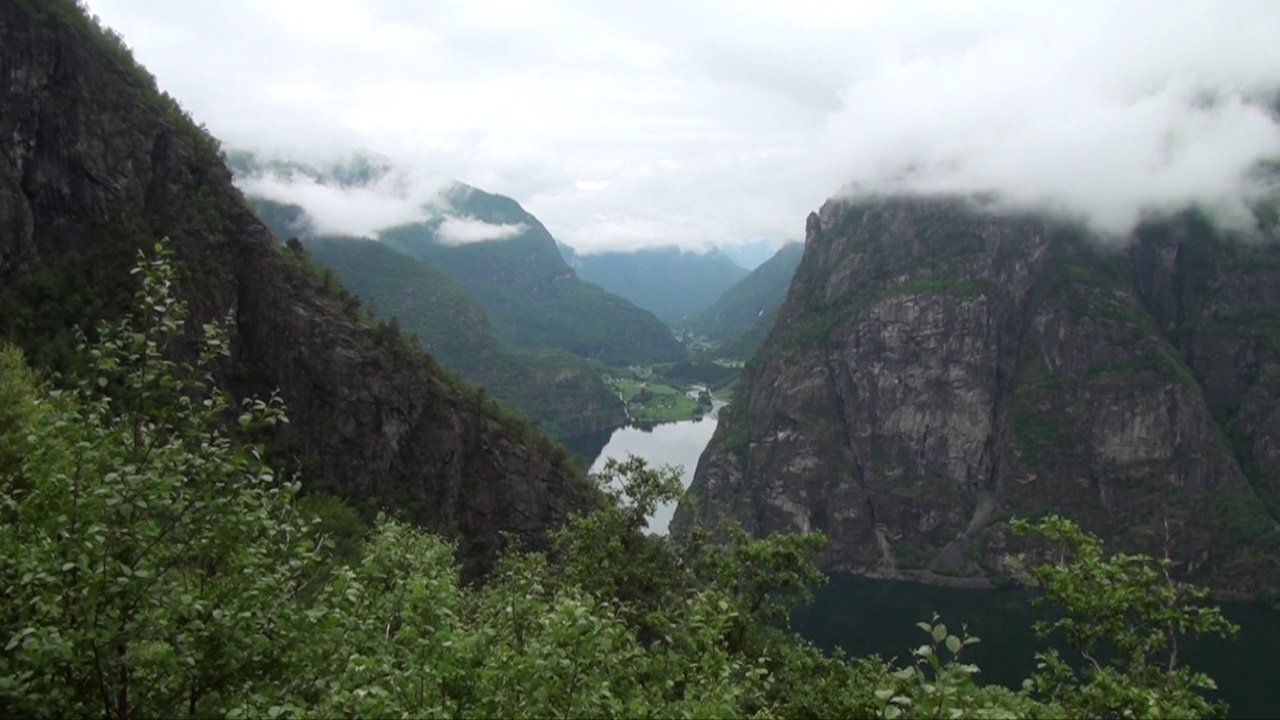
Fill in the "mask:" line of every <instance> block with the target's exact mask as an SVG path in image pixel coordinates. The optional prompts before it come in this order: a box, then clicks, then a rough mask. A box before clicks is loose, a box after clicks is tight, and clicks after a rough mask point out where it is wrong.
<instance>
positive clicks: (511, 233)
mask: <svg viewBox="0 0 1280 720" xmlns="http://www.w3.org/2000/svg"><path fill="white" fill-rule="evenodd" d="M525 230H528V227H526V226H525V225H524V224H523V223H514V224H505V223H504V224H495V223H487V222H485V221H483V220H476V219H475V218H462V217H452V216H451V217H446V218H445V219H444V221H443V222H441V223H440V227H438V228H437V229H436V239H437V240H439V241H440V242H442V243H444V244H445V245H465V244H467V243H475V242H485V241H487V240H505V239H507V238H511V237H515V236H516V235H519V234H520V233H522V232H524V231H525Z"/></svg>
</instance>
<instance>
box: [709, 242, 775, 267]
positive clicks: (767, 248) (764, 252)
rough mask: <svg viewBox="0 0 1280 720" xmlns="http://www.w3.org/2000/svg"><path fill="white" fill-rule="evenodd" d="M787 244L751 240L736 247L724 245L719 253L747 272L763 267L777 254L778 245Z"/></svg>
mask: <svg viewBox="0 0 1280 720" xmlns="http://www.w3.org/2000/svg"><path fill="white" fill-rule="evenodd" d="M785 244H787V243H776V242H771V241H769V240H751V241H748V242H744V243H738V244H736V245H726V246H724V247H722V248H720V252H722V253H724V254H725V255H727V256H729V259H730V260H732V261H733V262H734V263H736V264H737V265H739V266H741V267H744V268H746V269H747V270H755V269H756V268H758V267H760V266H761V265H763V264H764V263H765V262H766V261H768V260H769V258H771V257H773V256H774V255H777V254H778V249H779V245H785Z"/></svg>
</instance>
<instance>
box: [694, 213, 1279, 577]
mask: <svg viewBox="0 0 1280 720" xmlns="http://www.w3.org/2000/svg"><path fill="white" fill-rule="evenodd" d="M1193 256H1194V257H1195V258H1196V259H1195V260H1192V259H1191V258H1192V257H1193ZM1245 318H1248V320H1246V319H1245ZM1277 319H1280V252H1278V251H1277V248H1276V246H1275V245H1274V244H1269V245H1258V244H1255V245H1252V246H1248V245H1240V244H1238V243H1234V242H1231V241H1227V240H1224V239H1222V238H1220V237H1218V236H1217V235H1215V233H1214V231H1213V230H1212V228H1210V227H1209V226H1208V225H1207V224H1205V223H1203V222H1201V221H1200V220H1199V219H1198V218H1197V217H1196V216H1195V215H1187V216H1184V217H1182V218H1179V219H1177V220H1175V221H1170V222H1167V223H1164V224H1162V225H1158V226H1156V225H1153V226H1150V227H1148V228H1144V230H1143V231H1142V232H1141V233H1140V234H1139V236H1138V237H1137V238H1135V239H1134V240H1133V242H1132V243H1131V244H1130V245H1129V246H1128V247H1127V249H1125V250H1118V249H1112V250H1107V249H1105V248H1103V247H1101V246H1099V245H1095V244H1094V243H1093V242H1092V241H1089V240H1088V239H1086V238H1085V237H1083V236H1082V234H1081V233H1080V231H1078V230H1077V229H1074V228H1072V227H1070V226H1067V225H1064V224H1059V223H1055V222H1052V221H1049V220H1046V219H1044V218H1038V217H1032V216H1014V215H1008V214H997V213H992V212H987V211H984V210H982V209H979V208H977V207H976V206H974V205H971V204H967V203H965V202H962V201H960V200H944V199H887V200H876V201H860V202H858V203H856V204H855V203H845V202H836V201H832V202H828V203H827V204H826V205H825V206H824V207H823V208H822V210H821V211H820V212H819V213H816V214H814V215H812V216H810V218H809V222H808V228H807V238H806V243H805V253H804V259H803V261H802V262H801V265H800V268H799V269H798V270H797V273H796V276H795V279H794V281H793V283H792V286H791V288H790V291H789V293H788V296H787V299H786V301H785V303H784V304H783V307H782V308H781V310H780V312H779V317H778V321H777V323H776V324H775V326H774V328H773V330H772V332H771V334H770V336H769V339H768V341H767V342H766V343H765V346H764V347H763V348H762V350H761V352H760V354H759V355H758V356H757V357H756V359H755V360H754V361H753V362H752V363H751V364H749V366H748V368H747V370H746V371H745V372H744V375H743V382H742V387H741V389H740V391H739V393H738V396H737V397H735V400H734V402H733V404H732V406H731V407H730V408H728V409H727V410H726V411H722V414H721V417H722V419H721V422H720V426H719V427H718V429H717V432H716V436H715V438H714V439H713V440H712V442H711V444H710V446H709V447H708V449H707V451H706V452H705V453H704V455H703V457H702V459H701V462H700V463H699V466H698V471H697V474H696V476H695V479H694V481H693V485H692V486H691V488H690V490H689V492H688V494H687V495H686V497H685V500H684V501H683V502H682V503H681V506H680V509H679V511H678V513H677V519H676V524H675V528H676V531H677V532H678V531H680V530H681V529H683V528H687V527H688V526H689V524H690V523H692V522H693V521H695V520H699V519H700V520H704V521H714V520H715V519H716V518H720V517H725V516H728V517H732V518H735V519H737V520H739V521H740V522H742V523H743V524H744V526H746V527H747V528H748V529H750V530H752V531H754V532H756V533H767V532H771V531H807V530H811V529H812V530H821V531H823V532H825V533H827V535H828V538H829V540H830V543H829V547H828V557H827V564H828V566H829V567H830V568H832V569H836V570H842V571H852V572H858V573H870V574H887V575H902V574H908V575H909V574H928V573H935V574H937V575H947V576H973V577H982V576H990V575H994V574H998V573H999V572H1000V571H1001V569H1002V562H1003V558H1004V557H1005V555H1006V553H1007V552H1008V551H1009V550H1010V548H1011V543H1012V542H1013V539H1012V538H1011V537H1009V536H1008V535H1007V533H1006V528H1007V526H1006V524H1005V522H1004V521H1005V520H1006V519H1007V518H1009V517H1010V516H1011V515H1017V516H1022V517H1026V516H1035V515H1037V514H1042V513H1046V512H1057V513H1061V514H1064V515H1066V516H1069V517H1072V518H1074V519H1076V520H1077V521H1079V522H1081V523H1082V525H1083V526H1084V527H1086V528H1087V529H1089V530H1091V531H1094V532H1097V533H1099V534H1100V535H1102V536H1103V537H1104V538H1106V539H1107V540H1108V541H1109V542H1110V543H1111V546H1112V547H1114V548H1124V549H1129V550H1138V551H1144V552H1149V553H1156V554H1160V553H1163V552H1164V551H1165V548H1166V546H1167V547H1168V548H1169V551H1170V553H1171V556H1172V557H1173V558H1174V559H1175V560H1176V561H1177V562H1178V563H1179V568H1180V570H1181V571H1182V572H1184V573H1186V574H1188V575H1190V576H1191V577H1194V578H1196V579H1198V580H1201V581H1203V582H1208V583H1210V584H1213V585H1216V586H1218V587H1221V588H1229V589H1240V590H1251V589H1255V588H1257V587H1258V586H1259V585H1260V584H1272V585H1274V584H1276V583H1277V582H1280V571H1278V566H1280V542H1278V537H1280V533H1277V526H1276V523H1275V517H1274V516H1273V515H1272V513H1274V512H1275V511H1276V510H1277V507H1276V505H1275V501H1276V500H1277V499H1280V497H1278V496H1277V493H1276V489H1277V488H1276V485H1275V480H1274V478H1275V477H1276V475H1275V471H1276V469H1277V468H1278V466H1277V465H1276V464H1275V463H1276V462H1277V446H1280V434H1276V433H1277V431H1278V430H1280V417H1277V413H1276V412H1275V410H1274V408H1276V407H1277V405H1276V400H1277V399H1278V398H1280V395H1278V394H1277V390H1278V389H1280V381H1278V379H1277V376H1276V371H1277V370H1280V333H1277V330H1280V322H1277ZM1224 431H1225V432H1224ZM1268 506H1269V509H1268ZM1166 521H1167V522H1166Z"/></svg>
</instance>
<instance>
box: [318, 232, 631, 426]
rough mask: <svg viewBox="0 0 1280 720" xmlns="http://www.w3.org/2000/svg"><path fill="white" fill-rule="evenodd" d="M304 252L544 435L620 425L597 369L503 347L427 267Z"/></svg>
mask: <svg viewBox="0 0 1280 720" xmlns="http://www.w3.org/2000/svg"><path fill="white" fill-rule="evenodd" d="M306 251H307V252H309V253H310V254H311V256H312V257H314V258H315V259H316V260H317V261H318V262H320V263H321V264H322V265H325V266H327V267H329V268H332V269H333V271H334V272H335V273H336V274H337V276H338V278H339V279H340V280H341V281H342V284H343V285H344V286H346V287H347V288H348V289H349V290H351V291H352V292H354V293H355V294H356V295H358V296H360V297H361V298H362V299H363V300H365V301H366V303H372V304H373V306H374V307H375V308H376V310H375V313H376V314H377V315H378V316H382V317H387V318H395V319H396V321H397V322H398V323H399V325H400V327H401V329H403V330H404V331H406V332H408V333H410V334H411V335H413V336H414V337H415V338H416V339H417V340H418V342H419V344H421V345H422V347H423V348H424V349H425V350H427V351H428V352H430V353H432V354H433V355H435V356H436V357H437V358H438V359H439V360H440V362H442V363H444V365H445V366H446V367H449V368H453V369H456V370H457V371H458V373H459V374H461V375H462V377H464V378H466V379H467V380H470V381H471V382H474V383H476V384H478V385H482V386H484V388H485V389H486V390H488V391H489V393H490V394H492V395H493V396H494V397H495V398H497V399H498V400H501V401H502V402H504V403H507V404H509V405H511V406H513V407H516V408H519V409H520V410H522V411H524V412H525V413H526V414H527V415H528V416H529V417H530V418H532V419H533V420H535V421H537V423H538V424H539V426H541V427H542V428H543V429H544V430H546V431H547V432H550V433H552V434H553V435H556V436H557V437H564V438H568V437H575V436H578V435H584V434H586V433H590V432H599V431H602V430H607V429H610V428H614V427H618V426H619V425H622V424H624V423H625V422H626V420H627V412H626V407H625V406H624V405H623V403H622V400H620V399H619V398H618V395H617V392H616V391H614V390H612V389H610V388H609V386H607V385H605V384H604V381H603V379H602V369H598V368H594V367H592V366H591V364H590V362H589V361H587V360H585V359H583V358H580V357H578V356H577V355H572V354H570V353H567V352H564V351H560V350H547V351H543V352H541V353H538V354H536V355H535V354H533V353H527V352H521V351H517V350H512V349H510V348H508V347H507V346H506V345H505V344H504V343H502V342H501V341H500V340H499V339H498V337H497V335H496V334H495V333H494V332H493V328H492V326H491V325H490V324H489V316H488V314H487V313H486V312H485V309H484V306H482V305H481V304H480V303H479V302H477V301H476V300H475V299H473V298H472V297H471V296H470V295H468V294H467V292H466V290H464V289H463V288H462V286H461V285H459V284H458V283H457V282H456V281H454V280H453V278H450V277H449V276H447V275H445V274H444V273H443V272H441V271H440V270H437V269H435V268H434V267H432V266H431V265H429V264H427V263H425V262H422V261H420V260H416V259H414V258H411V257H408V256H406V255H404V254H402V253H399V252H396V251H395V250H392V249H390V248H388V247H387V246H385V245H383V244H382V243H379V242H376V241H369V240H354V239H341V238H316V239H312V240H308V241H307V242H306Z"/></svg>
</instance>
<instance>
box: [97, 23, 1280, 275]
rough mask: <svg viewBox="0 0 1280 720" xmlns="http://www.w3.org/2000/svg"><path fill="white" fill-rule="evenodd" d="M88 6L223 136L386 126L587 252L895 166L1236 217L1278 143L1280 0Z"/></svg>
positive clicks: (767, 212)
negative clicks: (1252, 173)
mask: <svg viewBox="0 0 1280 720" xmlns="http://www.w3.org/2000/svg"><path fill="white" fill-rule="evenodd" d="M89 5H90V7H91V9H92V10H93V11H94V12H95V13H97V14H99V15H100V16H101V17H102V19H103V20H104V22H106V23H107V24H108V25H110V26H112V27H114V28H116V29H117V30H118V31H120V32H121V33H122V34H123V35H124V36H125V39H126V41H127V42H128V43H129V44H130V45H131V46H132V47H133V48H134V50H135V53H136V55H137V56H138V58H139V60H140V61H141V62H142V63H143V64H145V65H146V66H147V67H148V68H149V69H150V70H151V71H152V72H153V73H154V74H155V75H156V76H157V78H158V80H159V82H160V85H161V86H162V87H163V88H164V89H166V90H168V91H170V92H171V93H172V94H174V95H175V96H177V97H178V99H179V100H180V101H182V103H183V104H184V105H185V106H186V107H187V108H188V109H189V110H190V111H191V112H192V114H193V115H194V116H195V117H196V119H197V120H199V121H202V122H205V123H206V124H207V125H208V126H209V128H210V129H211V130H212V131H213V133H214V134H215V135H217V136H218V137H219V138H221V139H222V140H223V141H224V143H225V144H227V145H228V146H230V147H244V148H249V149H255V150H259V151H266V152H269V153H286V154H289V155H292V156H297V157H304V158H306V157H316V156H327V155H334V154H336V153H340V152H342V151H345V150H349V149H352V148H357V147H359V148H367V149H369V150H373V151H375V152H378V153H382V154H384V155H387V156H389V157H391V158H392V159H394V160H395V161H396V163H397V164H400V165H402V166H403V167H405V168H406V169H410V170H412V172H413V173H414V174H415V175H416V176H421V177H452V178H457V179H459V180H462V181H464V182H467V183H470V184H473V185H476V186H478V187H481V188H484V189H486V190H489V191H492V192H498V193H502V194H506V195H510V196H512V197H514V198H516V199H517V200H518V201H520V202H521V204H523V205H524V206H525V207H526V208H527V209H529V210H530V211H531V212H533V213H534V214H535V215H537V216H538V217H539V219H541V220H542V221H543V222H544V224H546V225H547V227H548V228H549V229H550V230H551V231H552V233H553V234H555V235H556V236H557V237H558V238H559V239H561V240H562V241H564V242H567V243H568V244H570V245H572V246H574V247H576V248H578V249H580V250H585V251H590V250H593V249H604V248H619V247H637V246H645V245H662V244H673V243H674V244H681V245H684V246H687V247H699V246H701V245H703V244H704V243H707V242H714V243H722V244H732V243H735V242H741V241H746V240H756V239H769V240H779V241H780V240H784V239H801V237H802V233H803V228H804V218H805V216H806V215H807V214H808V212H810V211H811V210H814V209H816V208H817V207H818V206H819V205H821V203H822V202H823V201H824V200H825V199H826V198H828V197H831V196H833V195H836V194H838V193H841V192H845V193H849V192H866V191H878V190H885V189H897V190H924V191H932V190H946V191H975V190H983V191H996V192H999V193H1001V194H1002V195H1003V196H1004V197H1007V198H1009V199H1010V201H1011V202H1016V203H1022V204H1032V203H1049V204H1052V205H1053V206H1055V207H1057V208H1059V209H1061V210H1063V211H1065V212H1069V213H1075V214H1080V215H1083V216H1085V217H1087V218H1088V219H1089V220H1091V221H1092V222H1093V223H1094V225H1095V226H1096V227H1098V228H1100V229H1102V230H1106V231H1113V232H1122V231H1124V230H1125V229H1126V228H1127V227H1128V226H1129V225H1130V224H1131V223H1132V222H1133V220H1134V218H1135V217H1137V214H1138V213H1139V212H1140V211H1142V210H1143V209H1147V208H1157V209H1158V208H1161V207H1170V206H1175V205H1178V204H1182V203H1185V202H1188V201H1192V200H1199V201H1202V202H1205V203H1210V204H1212V205H1213V206H1214V207H1216V208H1220V209H1221V210H1222V212H1223V213H1224V216H1227V217H1239V216H1240V213H1241V212H1242V210H1241V207H1242V206H1241V200H1242V199H1243V198H1246V197H1247V196H1248V194H1249V193H1250V192H1252V191H1254V188H1251V187H1250V186H1249V185H1248V184H1247V182H1246V181H1245V177H1246V173H1247V170H1248V169H1249V167H1250V166H1251V165H1252V164H1253V163H1254V162H1255V161H1256V160H1258V159H1259V158H1262V157H1267V156H1280V127H1278V126H1277V122H1276V120H1275V118H1274V117H1273V116H1271V115H1269V114H1268V113H1267V112H1266V111H1265V110H1264V109H1263V108H1262V106H1261V105H1260V104H1259V103H1258V101H1257V100H1258V98H1260V97H1262V96H1263V95H1265V94H1266V93H1268V92H1270V91H1272V90H1274V89H1276V88H1280V2H1274V1H1272V0H1261V1H1259V2H1233V1H1231V0H1209V1H1205V2H1182V3H1179V2H1174V1H1172V0H1160V1H1159V2H1139V1H1138V0H1124V1H1123V2H1103V3H1090V2H1083V1H1080V0H1072V1H1061V2H1053V3H1039V2H1032V1H1031V0H1020V1H1018V2H1012V3H994V2H988V3H965V2H955V1H953V0H947V1H945V2H918V3H893V2H887V1H884V0H838V1H837V0H831V1H824V2H811V1H810V0H785V1H783V2H773V3H766V2H750V1H749V0H730V1H725V2H697V1H696V0H675V1H671V2H668V1H667V0H647V1H645V2H626V3H624V2H612V1H610V2H602V1H595V0H591V1H583V2H541V3H533V2H520V1H518V0H494V1H487V0H458V1H456V2H451V1H448V0H216V1H215V0H89ZM399 187H401V188H403V187H404V186H403V185H400V186H399ZM410 187H414V186H413V185H410ZM419 190H421V188H419ZM358 199H359V201H360V202H366V201H369V198H367V197H363V198H358ZM418 199H419V198H416V197H409V198H399V199H397V200H396V201H395V202H392V203H391V205H394V206H396V207H407V208H412V207H413V205H414V204H415V203H416V201H417V200H418ZM348 200H350V198H348ZM406 201H408V202H406ZM328 202H329V203H330V213H331V214H333V213H337V214H339V215H341V214H342V213H343V212H344V210H343V208H342V206H341V202H342V200H341V199H338V200H335V199H333V198H329V200H328ZM352 202H354V201H352ZM353 217H363V215H360V214H359V213H353ZM380 217H381V216H380ZM351 222H355V221H351ZM348 224H350V222H348ZM357 224H358V223H357ZM372 229H373V228H370V230H372Z"/></svg>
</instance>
